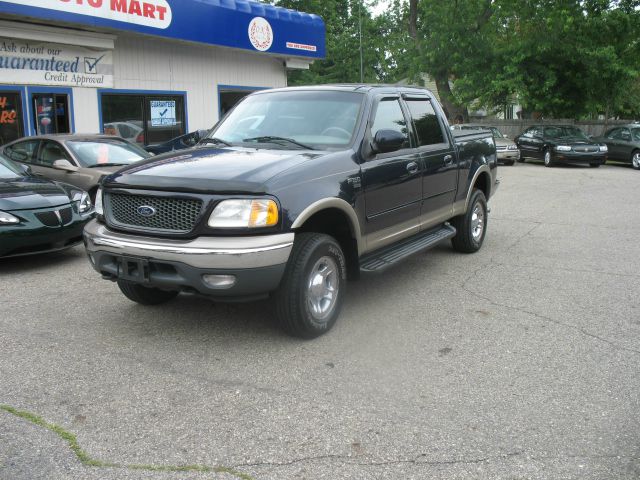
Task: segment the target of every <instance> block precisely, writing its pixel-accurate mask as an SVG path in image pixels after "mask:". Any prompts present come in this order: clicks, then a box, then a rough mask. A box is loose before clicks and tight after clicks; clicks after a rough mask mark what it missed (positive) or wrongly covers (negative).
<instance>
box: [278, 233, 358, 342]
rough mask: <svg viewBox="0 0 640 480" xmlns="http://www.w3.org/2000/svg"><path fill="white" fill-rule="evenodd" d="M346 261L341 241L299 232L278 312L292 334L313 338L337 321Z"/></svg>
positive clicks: (280, 294) (285, 327)
mask: <svg viewBox="0 0 640 480" xmlns="http://www.w3.org/2000/svg"><path fill="white" fill-rule="evenodd" d="M346 284H347V262H346V259H345V256H344V253H343V252H342V249H341V248H340V245H339V244H338V242H337V241H336V240H335V239H334V238H333V237H330V236H329V235H324V234H320V233H301V234H298V235H296V239H295V242H294V244H293V251H292V252H291V257H290V258H289V262H288V263H287V268H286V269H285V272H284V277H283V280H282V283H281V284H280V287H279V288H278V290H277V291H276V293H275V298H274V300H275V302H274V305H275V315H276V318H277V320H278V323H279V324H280V326H281V327H282V329H283V330H284V331H285V332H287V333H288V334H289V335H292V336H294V337H299V338H305V339H312V338H316V337H319V336H320V335H323V334H325V333H327V332H328V331H329V330H331V328H332V327H333V325H334V324H335V323H336V320H337V319H338V316H339V315H340V311H341V309H342V304H343V301H344V297H345V287H346Z"/></svg>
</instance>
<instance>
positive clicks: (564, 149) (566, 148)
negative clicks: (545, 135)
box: [556, 145, 571, 152]
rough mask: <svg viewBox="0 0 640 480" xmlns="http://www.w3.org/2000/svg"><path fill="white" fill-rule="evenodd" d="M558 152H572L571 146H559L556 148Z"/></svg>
mask: <svg viewBox="0 0 640 480" xmlns="http://www.w3.org/2000/svg"><path fill="white" fill-rule="evenodd" d="M556 151H557V152H570V151H571V147H570V146H569V145H558V146H557V147H556Z"/></svg>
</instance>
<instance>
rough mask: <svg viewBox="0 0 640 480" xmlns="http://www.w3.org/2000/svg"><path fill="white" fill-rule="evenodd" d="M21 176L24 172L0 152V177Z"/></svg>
mask: <svg viewBox="0 0 640 480" xmlns="http://www.w3.org/2000/svg"><path fill="white" fill-rule="evenodd" d="M23 176H24V173H23V171H22V169H21V168H20V167H19V166H18V165H16V164H15V163H13V162H12V161H11V160H9V159H8V158H7V157H5V156H4V155H2V154H0V178H20V177H23Z"/></svg>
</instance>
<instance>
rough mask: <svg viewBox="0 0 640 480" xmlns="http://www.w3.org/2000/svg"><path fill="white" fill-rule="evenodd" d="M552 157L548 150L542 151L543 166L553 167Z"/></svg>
mask: <svg viewBox="0 0 640 480" xmlns="http://www.w3.org/2000/svg"><path fill="white" fill-rule="evenodd" d="M553 165H554V163H553V157H552V156H551V150H549V149H548V148H547V149H546V150H545V151H544V166H545V167H553Z"/></svg>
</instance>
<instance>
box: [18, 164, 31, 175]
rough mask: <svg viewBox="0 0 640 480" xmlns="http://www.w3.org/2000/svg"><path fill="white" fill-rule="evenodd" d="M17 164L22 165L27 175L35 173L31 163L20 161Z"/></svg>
mask: <svg viewBox="0 0 640 480" xmlns="http://www.w3.org/2000/svg"><path fill="white" fill-rule="evenodd" d="M17 165H19V166H20V168H21V169H22V171H23V172H24V173H25V175H29V176H32V175H33V170H31V167H30V166H29V165H25V164H24V163H18V164H17Z"/></svg>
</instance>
